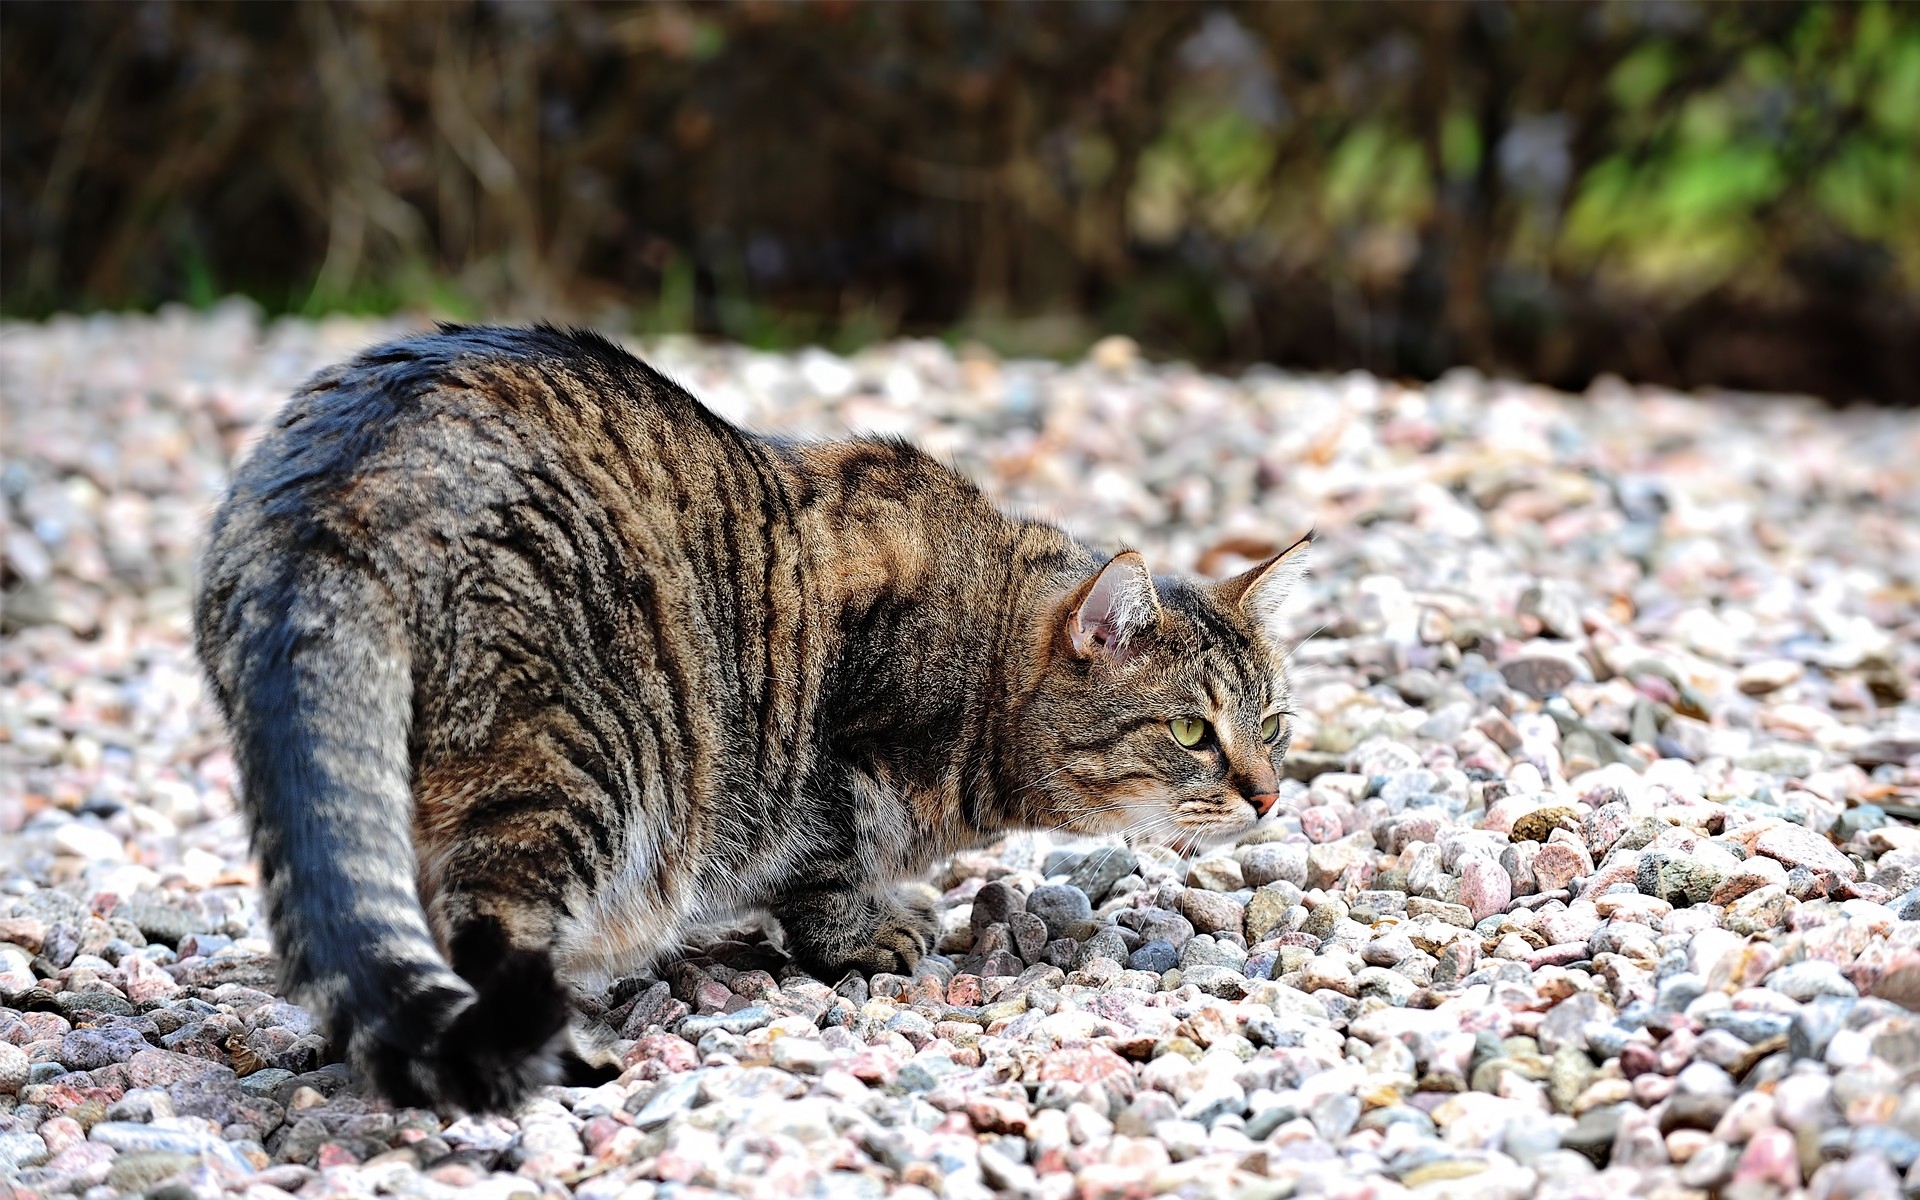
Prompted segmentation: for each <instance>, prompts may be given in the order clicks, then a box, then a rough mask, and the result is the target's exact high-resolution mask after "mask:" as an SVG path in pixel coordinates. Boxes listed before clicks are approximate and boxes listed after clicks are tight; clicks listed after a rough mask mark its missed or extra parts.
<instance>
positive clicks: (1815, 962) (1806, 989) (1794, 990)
mask: <svg viewBox="0 0 1920 1200" xmlns="http://www.w3.org/2000/svg"><path fill="white" fill-rule="evenodd" d="M1766 986H1767V987H1769V988H1772V989H1773V990H1774V991H1776V992H1779V993H1780V994H1781V995H1783V996H1789V997H1792V998H1793V999H1795V1000H1799V1001H1802V1002H1804V1001H1808V1000H1812V999H1813V998H1814V997H1816V996H1858V995H1859V994H1860V991H1859V989H1858V988H1856V987H1854V986H1853V984H1852V982H1851V981H1849V980H1848V979H1847V977H1846V976H1845V975H1843V974H1841V973H1840V968H1839V967H1838V966H1836V965H1834V964H1833V963H1830V962H1828V961H1826V960H1825V959H1817V958H1810V959H1804V960H1802V961H1800V962H1797V963H1792V964H1790V965H1788V966H1784V967H1781V968H1780V969H1779V970H1777V971H1775V972H1774V973H1773V974H1771V975H1769V976H1767V981H1766Z"/></svg>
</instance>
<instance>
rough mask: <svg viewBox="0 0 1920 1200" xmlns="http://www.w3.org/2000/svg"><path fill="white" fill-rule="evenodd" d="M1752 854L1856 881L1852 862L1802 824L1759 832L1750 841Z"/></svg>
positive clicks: (1777, 826)
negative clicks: (1751, 842) (1758, 834)
mask: <svg viewBox="0 0 1920 1200" xmlns="http://www.w3.org/2000/svg"><path fill="white" fill-rule="evenodd" d="M1753 852H1754V853H1755V854H1764V855H1766V856H1767V857H1768V858H1777V859H1779V860H1780V861H1781V862H1783V863H1785V864H1786V865H1787V866H1788V867H1789V868H1791V867H1806V868H1808V869H1810V870H1816V871H1826V872H1830V873H1831V874H1833V875H1835V876H1837V877H1839V878H1841V879H1846V880H1854V879H1858V878H1860V872H1859V869H1858V868H1857V867H1855V866H1854V865H1853V860H1852V859H1850V858H1848V857H1847V856H1846V855H1844V854H1842V853H1841V852H1840V850H1839V848H1838V847H1836V846H1835V845H1834V844H1833V843H1832V842H1829V841H1828V840H1827V839H1826V838H1823V837H1821V836H1820V835H1819V834H1817V833H1815V832H1814V831H1813V830H1811V829H1808V828H1807V827H1806V826H1804V825H1786V824H1781V825H1775V826H1772V827H1770V828H1768V829H1766V830H1763V831H1762V832H1761V834H1760V836H1758V837H1757V838H1755V839H1754V842H1753Z"/></svg>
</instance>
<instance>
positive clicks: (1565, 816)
mask: <svg viewBox="0 0 1920 1200" xmlns="http://www.w3.org/2000/svg"><path fill="white" fill-rule="evenodd" d="M1579 828H1580V813H1579V810H1578V809H1574V808H1569V807H1567V806H1566V805H1551V806H1549V807H1546V808H1536V809H1534V810H1533V811H1532V812H1528V813H1524V814H1522V815H1521V816H1520V817H1519V818H1517V819H1516V820H1515V821H1514V822H1513V825H1512V827H1511V834H1512V837H1513V840H1514V841H1516V842H1544V841H1546V840H1547V835H1548V834H1550V833H1552V832H1553V831H1554V830H1556V829H1570V830H1578V829H1579Z"/></svg>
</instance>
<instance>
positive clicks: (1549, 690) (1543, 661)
mask: <svg viewBox="0 0 1920 1200" xmlns="http://www.w3.org/2000/svg"><path fill="white" fill-rule="evenodd" d="M1500 676H1501V678H1503V679H1505V680H1506V681H1507V686H1508V687H1510V688H1512V689H1513V690H1514V691H1516V692H1519V693H1521V694H1522V695H1525V696H1531V697H1533V698H1534V699H1535V700H1545V699H1546V698H1547V697H1549V696H1558V695H1559V694H1561V693H1562V692H1564V691H1566V689H1567V685H1568V684H1570V683H1572V682H1573V681H1574V680H1575V679H1577V678H1578V677H1579V673H1578V672H1577V671H1576V670H1575V669H1574V666H1573V663H1572V661H1571V660H1569V659H1567V658H1563V657H1561V656H1560V655H1558V654H1527V655H1522V656H1521V657H1518V658H1514V659H1509V660H1508V661H1506V662H1503V663H1501V664H1500Z"/></svg>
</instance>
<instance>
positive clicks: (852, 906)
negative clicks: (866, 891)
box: [781, 885, 939, 979]
mask: <svg viewBox="0 0 1920 1200" xmlns="http://www.w3.org/2000/svg"><path fill="white" fill-rule="evenodd" d="M938 898H939V897H938V894H937V893H935V892H934V891H933V889H931V888H927V887H915V886H913V885H908V886H903V887H901V888H898V889H895V890H893V891H890V892H888V893H886V894H884V895H880V896H875V897H870V898H868V897H860V898H857V899H856V898H854V897H845V898H843V899H842V900H841V901H840V903H837V904H834V905H832V906H830V907H829V906H823V905H820V904H819V903H818V901H816V902H815V903H814V905H812V906H810V908H811V909H812V911H810V912H808V913H806V915H807V916H810V917H813V918H815V919H813V920H810V921H804V922H803V921H801V920H797V919H796V918H797V917H800V916H801V914H800V913H797V912H792V911H789V912H787V913H783V914H781V923H782V925H783V927H784V928H785V929H786V932H787V937H788V948H789V950H791V951H792V952H793V954H794V957H795V958H796V959H798V960H799V962H800V964H801V965H802V966H803V967H805V968H807V969H808V970H809V971H810V972H812V973H813V975H814V976H815V977H816V978H819V979H839V978H842V977H844V976H845V975H846V974H847V973H848V972H858V973H859V974H861V975H873V974H876V973H878V972H881V971H886V972H890V973H892V974H896V975H911V974H913V969H914V968H915V967H917V966H919V965H920V960H921V959H922V958H923V957H925V956H926V953H927V951H928V950H929V949H931V948H932V946H933V942H934V934H935V931H936V930H937V929H938V928H939V922H938V921H937V919H936V918H935V916H934V904H935V902H936V901H937V900H938ZM823 907H828V908H829V911H828V912H821V911H819V910H820V909H821V908H823ZM823 917H825V918H828V919H825V920H822V919H820V918H823ZM849 918H851V919H849Z"/></svg>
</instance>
